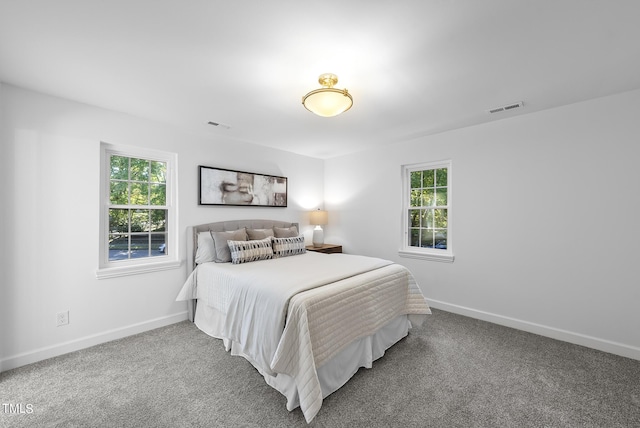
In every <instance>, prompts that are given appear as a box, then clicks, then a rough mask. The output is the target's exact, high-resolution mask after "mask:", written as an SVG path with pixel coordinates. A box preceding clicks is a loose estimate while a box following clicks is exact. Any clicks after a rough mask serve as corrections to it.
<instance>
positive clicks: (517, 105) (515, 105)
mask: <svg viewBox="0 0 640 428" xmlns="http://www.w3.org/2000/svg"><path fill="white" fill-rule="evenodd" d="M521 107H524V103H523V102H522V101H520V102H517V103H513V104H507V105H505V106H500V107H496V108H492V109H491V110H487V112H488V113H500V112H502V111H509V110H513V109H517V108H521Z"/></svg>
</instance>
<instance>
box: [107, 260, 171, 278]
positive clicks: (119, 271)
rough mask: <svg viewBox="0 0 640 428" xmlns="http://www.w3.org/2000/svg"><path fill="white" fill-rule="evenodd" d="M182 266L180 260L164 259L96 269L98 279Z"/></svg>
mask: <svg viewBox="0 0 640 428" xmlns="http://www.w3.org/2000/svg"><path fill="white" fill-rule="evenodd" d="M180 266H182V262H181V261H179V260H173V261H164V262H156V263H144V264H137V265H129V266H116V267H104V268H99V269H98V270H97V271H96V278H97V279H108V278H116V277H119V276H129V275H138V274H141V273H150V272H158V271H162V270H169V269H177V268H179V267H180Z"/></svg>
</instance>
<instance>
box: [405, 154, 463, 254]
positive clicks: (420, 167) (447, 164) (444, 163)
mask: <svg viewBox="0 0 640 428" xmlns="http://www.w3.org/2000/svg"><path fill="white" fill-rule="evenodd" d="M439 168H447V205H446V208H447V248H446V249H438V248H419V247H413V246H410V245H409V209H410V200H411V197H410V194H411V173H412V172H414V171H424V170H430V169H439ZM452 177H453V168H452V162H451V160H450V159H448V160H441V161H437V162H426V163H419V164H412V165H403V166H402V221H401V225H402V230H401V233H400V236H401V242H400V249H399V250H398V254H399V255H400V257H407V258H413V259H421V260H431V261H437V262H447V263H452V262H453V260H454V258H455V257H454V255H453V209H452V207H453V189H452V186H451V183H452V182H453V180H452Z"/></svg>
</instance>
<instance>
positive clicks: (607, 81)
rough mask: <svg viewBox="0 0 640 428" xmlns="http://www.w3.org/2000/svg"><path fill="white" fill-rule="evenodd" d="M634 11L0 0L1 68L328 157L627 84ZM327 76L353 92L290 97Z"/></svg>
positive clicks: (208, 0) (582, 2) (126, 106)
mask: <svg viewBox="0 0 640 428" xmlns="http://www.w3.org/2000/svg"><path fill="white" fill-rule="evenodd" d="M639 17H640V1H638V0H629V1H624V0H602V1H599V0H589V1H587V0H482V1H480V0H393V1H390V0H368V1H364V0H362V1H361V0H351V1H346V0H343V1H334V0H325V1H323V2H310V1H302V0H272V1H265V0H238V1H214V0H110V1H104V0H56V1H52V0H28V1H25V0H0V80H1V81H3V82H5V83H10V84H13V85H16V86H20V87H24V88H28V89H33V90H36V91H40V92H44V93H48V94H52V95H56V96H60V97H64V98H68V99H72V100H77V101H80V102H84V103H88V104H92V105H96V106H100V107H104V108H107V109H112V110H116V111H121V112H125V113H129V114H133V115H136V116H140V117H146V118H150V119H153V120H157V121H161V122H166V123H170V124H173V125H176V126H180V127H185V128H188V129H191V130H192V131H195V132H198V133H202V134H205V135H210V136H211V138H212V139H214V138H215V139H218V138H223V139H224V140H228V139H232V140H242V141H248V142H253V143H257V144H262V145H266V146H271V147H275V148H279V149H282V150H287V151H291V152H295V153H300V154H304V155H308V156H313V157H318V158H328V157H333V156H338V155H342V154H346V153H350V152H355V151H359V150H364V149H367V148H370V147H374V146H380V145H385V144H392V143H394V142H398V141H403V140H407V139H410V138H415V137H418V136H422V135H428V134H433V133H437V132H441V131H444V130H448V129H453V128H459V127H464V126H468V125H472V124H477V123H482V122H487V121H492V120H498V119H502V118H505V117H509V116H513V115H517V114H526V113H530V112H534V111H538V110H542V109H547V108H551V107H556V106H560V105H565V104H569V103H574V102H578V101H582V100H586V99H590V98H595V97H600V96H604V95H609V94H613V93H617V92H622V91H627V90H632V89H638V88H640V24H639V23H638V19H639ZM326 72H331V73H334V74H337V75H338V77H339V82H338V85H337V87H339V88H345V87H346V88H347V89H348V90H349V92H350V93H351V94H352V95H353V98H354V105H353V108H352V109H351V110H349V111H348V112H346V113H344V114H343V115H341V116H338V117H334V118H321V117H317V116H315V115H313V114H312V113H310V112H308V111H307V110H305V109H304V107H303V106H302V105H301V97H302V95H304V94H305V93H306V92H308V91H310V90H312V89H316V88H317V87H319V84H318V82H317V79H318V76H319V75H320V74H321V73H326ZM517 101H523V102H524V106H525V107H524V108H523V109H517V110H514V111H511V112H507V113H501V114H493V115H490V114H488V113H487V112H486V111H487V110H488V109H490V108H492V107H496V106H500V105H504V104H509V103H512V102H517ZM208 121H214V122H219V123H222V124H226V125H229V126H230V129H222V128H220V127H218V128H216V127H212V126H210V125H207V124H206V123H207V122H208Z"/></svg>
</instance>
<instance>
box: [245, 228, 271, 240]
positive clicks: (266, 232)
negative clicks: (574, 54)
mask: <svg viewBox="0 0 640 428" xmlns="http://www.w3.org/2000/svg"><path fill="white" fill-rule="evenodd" d="M247 235H249V240H250V241H254V240H256V239H265V238H268V237H269V236H274V234H273V229H247Z"/></svg>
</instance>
